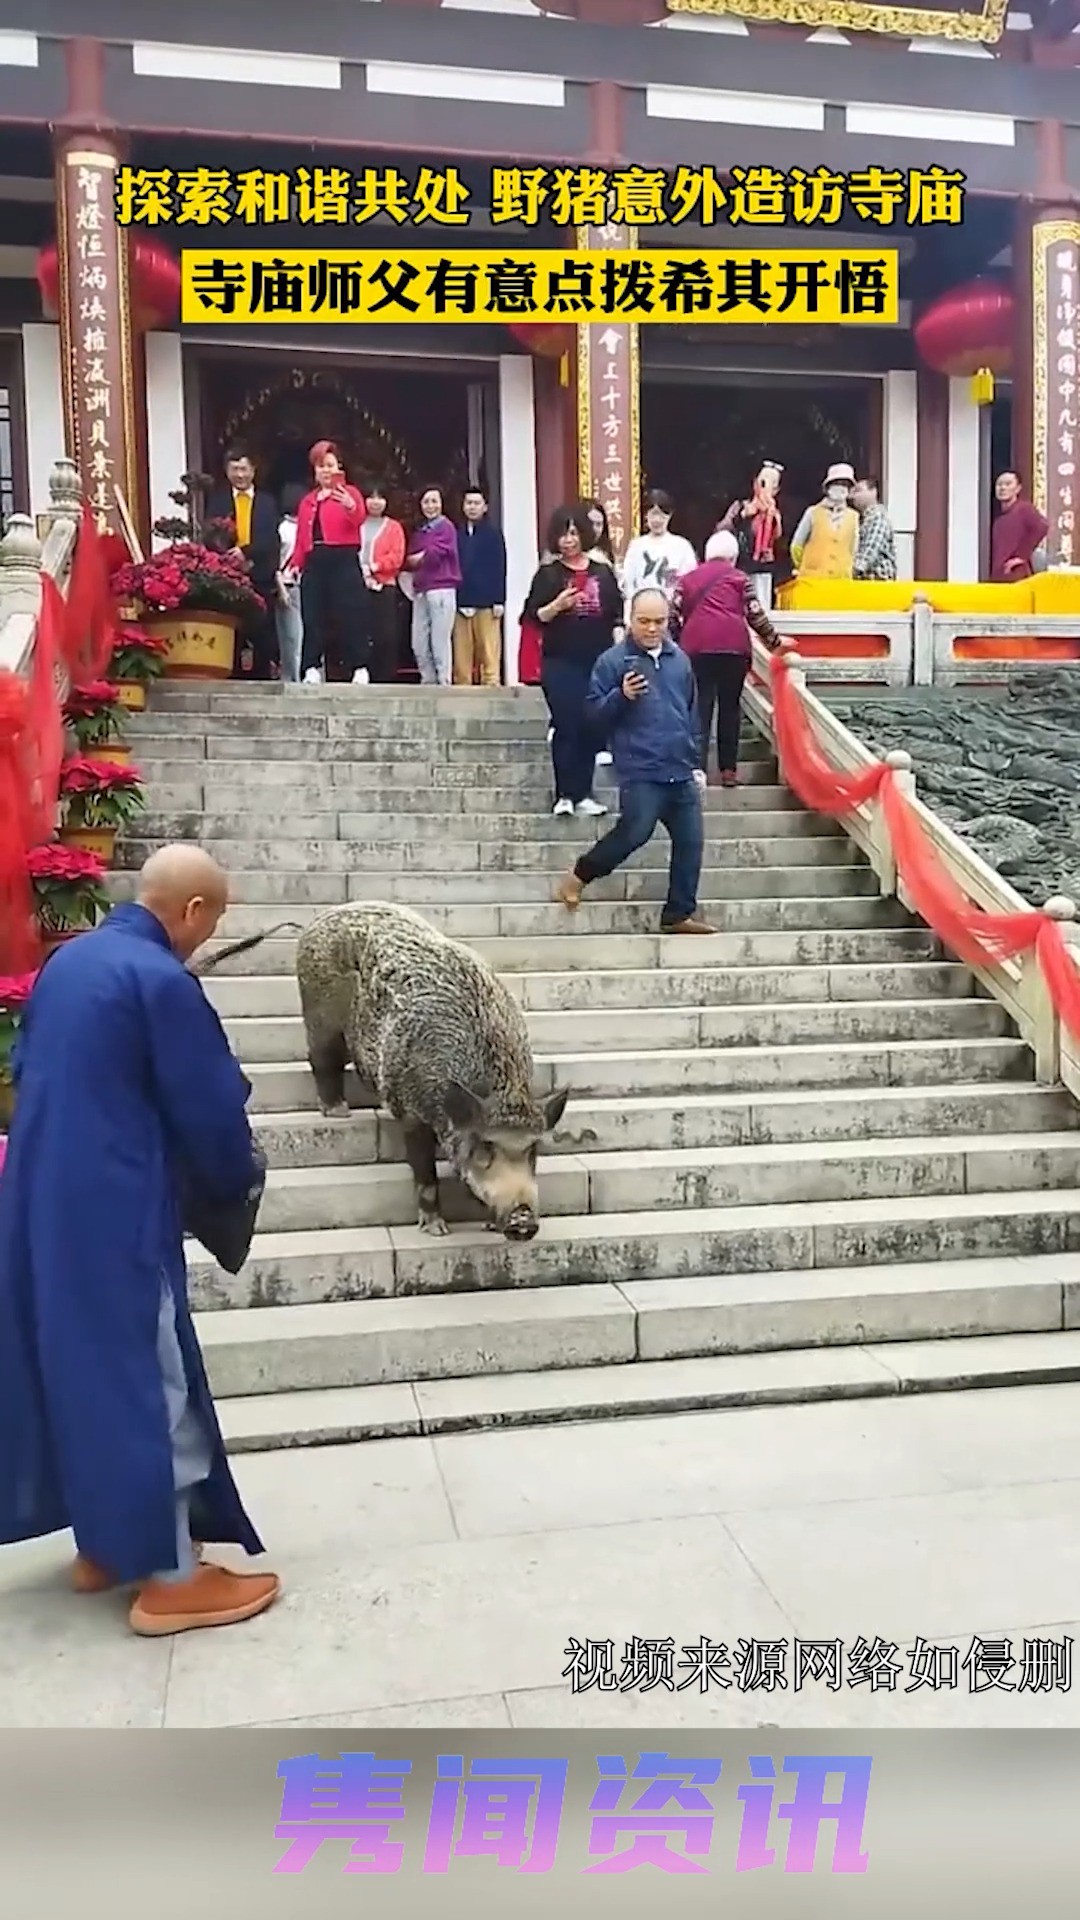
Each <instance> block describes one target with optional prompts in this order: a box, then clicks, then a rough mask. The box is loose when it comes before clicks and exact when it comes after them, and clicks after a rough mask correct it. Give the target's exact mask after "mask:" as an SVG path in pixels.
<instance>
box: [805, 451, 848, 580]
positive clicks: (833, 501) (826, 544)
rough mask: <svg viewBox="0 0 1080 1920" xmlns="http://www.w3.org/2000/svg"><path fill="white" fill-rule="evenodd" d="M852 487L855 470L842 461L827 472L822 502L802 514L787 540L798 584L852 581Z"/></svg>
mask: <svg viewBox="0 0 1080 1920" xmlns="http://www.w3.org/2000/svg"><path fill="white" fill-rule="evenodd" d="M854 485H855V469H854V467H852V466H849V465H848V462H847V461H846V460H840V461H837V463H836V465H835V466H832V467H830V468H829V471H828V473H827V474H826V475H825V486H824V489H823V496H822V498H821V499H820V500H819V501H818V504H817V506H816V507H809V508H808V509H807V511H806V512H805V513H804V514H803V517H802V519H801V520H800V521H799V524H798V526H797V527H796V529H795V532H794V533H793V534H792V537H791V564H792V568H793V570H794V571H795V573H796V574H797V575H798V577H799V579H800V580H850V579H851V578H852V575H853V572H854V567H855V549H856V547H857V546H858V543H859V516H858V514H857V513H856V511H855V508H854V507H853V506H852V504H851V489H852V487H853V486H854Z"/></svg>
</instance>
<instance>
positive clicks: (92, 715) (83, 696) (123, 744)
mask: <svg viewBox="0 0 1080 1920" xmlns="http://www.w3.org/2000/svg"><path fill="white" fill-rule="evenodd" d="M64 723H65V725H66V726H67V727H68V728H69V730H70V732H71V733H73V734H74V736H75V742H76V745H77V746H78V749H79V752H80V753H90V754H93V756H94V757H95V759H98V760H115V761H116V763H117V765H118V766H126V765H127V763H128V761H129V760H130V759H131V748H130V747H129V746H128V744H127V741H126V740H125V739H124V710H123V708H122V706H121V705H120V701H119V689H118V688H117V687H116V686H115V685H114V684H113V683H112V682H111V681H109V680H91V681H89V682H88V683H87V684H86V685H85V686H81V687H72V688H71V689H70V690H69V692H68V697H67V699H66V700H65V701H64Z"/></svg>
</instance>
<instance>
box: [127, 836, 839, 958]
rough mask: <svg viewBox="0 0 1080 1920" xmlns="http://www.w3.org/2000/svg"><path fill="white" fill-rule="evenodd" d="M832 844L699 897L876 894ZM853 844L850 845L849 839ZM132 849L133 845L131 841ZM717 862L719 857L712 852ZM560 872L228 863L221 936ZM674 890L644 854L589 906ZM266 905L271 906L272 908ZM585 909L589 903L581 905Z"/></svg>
mask: <svg viewBox="0 0 1080 1920" xmlns="http://www.w3.org/2000/svg"><path fill="white" fill-rule="evenodd" d="M818 844H819V845H820V846H823V847H825V848H826V849H827V851H828V854H829V859H828V862H827V863H825V864H821V865H815V864H813V863H812V854H810V853H809V852H808V847H807V843H806V842H805V841H804V842H801V843H796V846H797V852H796V854H795V864H793V865H791V866H788V867H783V866H781V867H773V866H748V865H738V864H735V863H733V864H732V865H730V866H717V865H715V864H710V865H709V866H707V867H703V868H702V872H701V883H700V884H701V896H702V899H706V900H752V899H760V898H762V897H766V898H768V897H772V898H779V897H783V896H784V895H786V894H789V893H790V894H798V895H800V896H802V897H804V898H808V897H809V896H810V895H812V894H819V893H820V894H828V895H831V896H833V897H845V898H854V897H856V896H859V897H862V898H865V897H866V896H867V895H869V894H876V893H877V881H876V880H875V878H874V875H873V873H872V872H871V870H870V868H869V867H868V866H867V865H866V864H865V863H863V862H861V861H859V860H857V859H856V858H855V857H849V858H847V859H845V860H836V859H835V858H834V857H833V850H834V848H838V847H840V846H841V843H840V842H834V841H828V842H819V843H818ZM848 844H849V845H850V844H851V843H850V842H849V843H848ZM129 848H130V843H129ZM118 857H120V858H124V857H126V858H127V859H128V860H129V861H130V863H131V864H130V866H129V867H127V868H116V869H114V870H113V871H112V872H110V873H109V874H107V875H106V884H107V888H108V892H109V894H110V897H111V898H112V899H114V900H130V899H131V898H132V897H133V895H134V892H135V888H136V884H137V870H138V866H139V860H138V859H137V858H136V857H135V855H134V853H133V852H131V851H130V850H129V851H128V852H127V853H126V856H125V850H124V848H123V847H121V849H120V854H119V856H118ZM711 858H712V860H713V861H714V862H715V858H716V856H715V854H713V855H712V856H711ZM557 878H558V874H557V873H556V872H554V871H553V870H549V871H548V872H547V873H539V872H532V873H530V872H528V871H527V870H526V871H525V872H515V873H514V874H513V875H512V877H510V878H508V877H507V875H506V874H505V873H494V872H490V871H483V872H481V871H479V870H472V871H468V872H465V871H460V870H459V871H454V872H442V873H427V872H423V871H420V870H419V869H418V870H417V871H416V872H412V873H400V872H399V873H394V872H392V871H390V870H389V869H388V868H386V867H385V866H384V867H382V868H381V869H380V871H378V872H377V873H354V874H346V873H304V872H300V871H299V870H296V869H294V870H293V871H291V872H290V871H285V872H281V871H271V870H262V871H258V872H256V871H253V870H252V869H251V868H250V867H246V868H245V867H230V868H229V892H230V897H231V899H232V900H233V902H234V903H235V904H234V905H233V906H232V907H230V908H229V910H228V913H227V914H226V917H225V919H224V920H223V921H222V922H221V938H222V939H230V940H234V939H237V938H238V937H239V936H240V935H242V934H247V933H260V932H261V931H262V930H263V929H264V928H265V927H268V926H274V925H276V924H277V923H278V922H280V921H282V920H287V921H288V922H290V923H296V924H298V925H304V924H305V923H306V922H307V921H308V920H311V919H313V918H314V916H315V915H316V914H317V913H319V912H321V911H322V909H323V907H326V906H332V905H335V904H337V903H338V902H340V901H342V900H344V899H345V897H346V888H351V893H350V895H349V897H350V898H351V899H353V900H387V901H398V902H400V903H401V904H402V905H406V906H414V907H416V908H417V909H418V910H419V909H422V908H423V907H424V906H425V905H428V904H430V903H432V902H435V901H440V902H445V903H446V904H447V905H462V906H469V905H475V904H477V903H478V902H483V901H494V902H495V903H496V904H501V903H502V902H504V901H506V900H508V899H509V898H510V896H511V895H512V896H513V898H514V900H523V901H543V902H550V901H551V899H552V895H553V892H554V888H555V882H556V880H557ZM667 888H668V873H667V866H666V864H665V865H664V866H660V865H659V864H658V865H656V866H651V867H650V866H646V865H644V864H643V862H642V859H641V856H637V857H636V858H635V859H634V861H633V862H632V863H629V864H628V865H627V866H626V867H625V868H623V869H621V870H620V871H619V872H618V873H613V874H611V875H610V877H609V878H608V879H607V880H598V881H597V882H596V884H595V886H593V887H590V888H589V898H588V902H587V905H588V906H590V907H591V906H592V904H593V902H594V901H601V900H655V901H658V902H659V901H662V900H663V899H664V898H665V896H666V894H667ZM267 908H269V909H270V911H269V912H267ZM582 911H584V908H583V909H582Z"/></svg>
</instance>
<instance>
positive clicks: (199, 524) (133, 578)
mask: <svg viewBox="0 0 1080 1920" xmlns="http://www.w3.org/2000/svg"><path fill="white" fill-rule="evenodd" d="M209 484H210V482H209V479H208V476H207V475H205V474H194V473H187V474H185V475H184V477H183V482H182V484H181V485H180V487H179V488H177V489H176V491H175V492H174V493H173V494H172V495H171V498H172V499H173V500H175V501H176V503H177V504H178V506H180V507H181V508H183V509H184V512H183V514H182V515H181V516H179V517H174V518H170V519H164V520H158V521H156V522H155V525H154V532H155V533H156V534H157V535H158V536H159V537H160V538H162V539H165V540H168V542H169V545H168V546H166V547H163V548H162V549H161V551H160V552H159V553H155V554H152V555H151V556H150V558H149V560H140V561H132V562H129V564H128V565H126V566H123V567H120V568H119V569H118V571H117V572H116V573H115V574H114V575H113V577H112V590H113V593H114V594H115V595H116V598H117V599H118V600H120V601H133V602H137V603H138V605H139V606H140V607H141V608H142V614H141V624H142V625H143V626H144V627H146V628H147V629H148V630H149V632H151V633H154V634H158V635H160V636H161V638H162V639H164V640H165V641H167V643H168V653H167V656H166V660H165V674H166V677H167V678H170V679H181V678H186V679H212V680H227V679H228V678H229V676H230V675H231V673H232V670H233V662H234V659H235V655H236V629H237V627H238V626H239V625H240V624H241V622H242V621H243V620H244V619H245V618H246V617H247V616H248V615H250V614H252V613H256V612H258V611H259V610H260V609H261V608H262V607H263V606H264V605H265V603H264V601H263V599H262V597H261V595H260V594H257V593H256V591H255V589H254V587H253V586H252V584H251V578H250V575H251V567H250V564H249V562H248V561H247V560H245V558H244V556H243V554H242V553H241V552H240V550H239V548H237V547H235V546H233V544H232V542H233V539H234V538H235V529H234V527H233V525H232V522H231V521H204V520H203V518H202V512H201V509H202V502H203V497H204V494H205V491H206V488H207V486H208V485H209Z"/></svg>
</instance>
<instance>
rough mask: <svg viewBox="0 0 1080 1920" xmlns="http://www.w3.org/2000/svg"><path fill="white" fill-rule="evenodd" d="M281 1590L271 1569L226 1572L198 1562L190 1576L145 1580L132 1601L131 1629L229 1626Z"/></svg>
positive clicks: (259, 1610) (151, 1631)
mask: <svg viewBox="0 0 1080 1920" xmlns="http://www.w3.org/2000/svg"><path fill="white" fill-rule="evenodd" d="M280 1592H281V1581H280V1580H279V1579H278V1576H277V1574H276V1573H228V1572H226V1570H225V1568H224V1567H208V1566H202V1567H200V1568H199V1569H198V1572H197V1573H193V1574H192V1576H191V1579H190V1580H178V1581H175V1582H171V1581H166V1580H148V1581H147V1583H146V1585H145V1586H144V1587H143V1588H142V1590H141V1591H140V1593H139V1594H138V1595H137V1596H136V1598H135V1600H134V1601H133V1602H132V1607H131V1612H130V1613H129V1615H128V1621H129V1623H130V1625H131V1627H132V1629H133V1630H134V1632H135V1633H141V1634H147V1635H160V1634H168V1633H187V1632H189V1631H190V1629H191V1628H193V1627H231V1626H235V1625H236V1624H237V1622H239V1621H241V1620H251V1619H253V1618H254V1616H255V1614H257V1613H265V1611H266V1609H267V1607H270V1606H273V1604H274V1601H275V1600H276V1599H277V1597H278V1594H279V1593H280Z"/></svg>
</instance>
